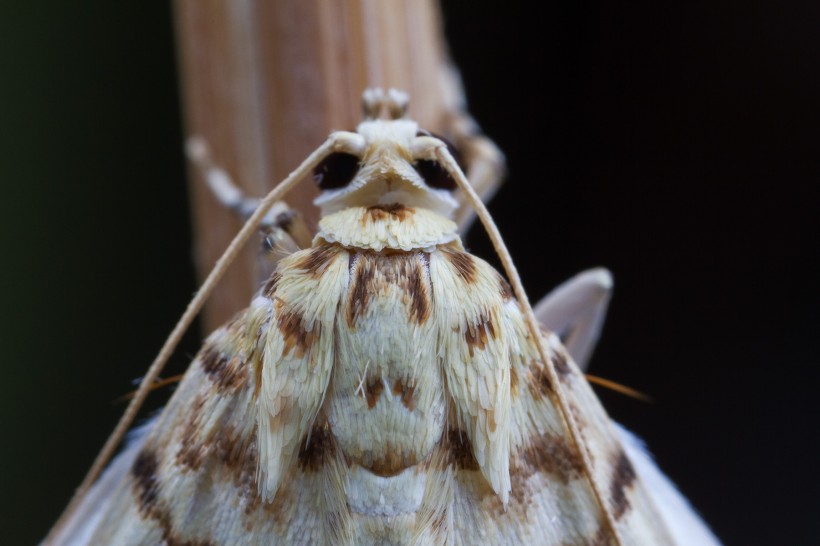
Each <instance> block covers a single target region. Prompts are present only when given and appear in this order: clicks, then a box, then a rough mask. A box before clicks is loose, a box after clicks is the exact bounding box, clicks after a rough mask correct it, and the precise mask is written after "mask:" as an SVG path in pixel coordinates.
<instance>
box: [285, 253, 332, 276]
mask: <svg viewBox="0 0 820 546" xmlns="http://www.w3.org/2000/svg"><path fill="white" fill-rule="evenodd" d="M339 251H340V249H339V247H337V246H336V245H320V246H315V247H313V248H311V249H310V250H308V251H307V252H304V253H303V254H302V255H301V256H300V258H299V260H297V261H296V263H294V264H293V267H294V268H295V269H303V270H305V271H306V272H307V273H309V274H310V275H312V276H314V277H318V276H320V275H321V274H322V273H323V272H324V270H325V269H326V268H327V266H328V264H329V263H330V262H331V261H333V259H334V258H335V257H336V255H337V254H339Z"/></svg>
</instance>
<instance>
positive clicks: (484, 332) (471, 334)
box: [464, 319, 496, 357]
mask: <svg viewBox="0 0 820 546" xmlns="http://www.w3.org/2000/svg"><path fill="white" fill-rule="evenodd" d="M495 337H496V332H495V324H493V320H492V319H487V321H486V322H481V323H479V324H476V325H474V326H472V327H469V328H467V330H466V331H465V332H464V339H465V341H466V342H467V348H468V349H469V350H470V357H473V356H475V350H481V351H483V350H484V349H485V348H486V347H487V345H488V344H489V341H490V339H495Z"/></svg>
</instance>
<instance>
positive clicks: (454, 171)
mask: <svg viewBox="0 0 820 546" xmlns="http://www.w3.org/2000/svg"><path fill="white" fill-rule="evenodd" d="M435 154H436V157H437V158H438V160H439V161H440V162H441V164H442V165H444V168H445V169H446V170H447V171H448V172H449V173H450V175H451V176H452V177H453V179H454V180H455V181H456V183H457V184H458V187H459V189H460V190H461V191H463V192H464V194H465V196H466V197H467V201H468V202H469V203H470V205H471V206H472V207H473V208H474V209H475V211H476V214H477V215H478V219H479V220H480V221H481V224H482V225H483V226H484V229H485V230H486V231H487V235H489V237H490V241H491V242H492V244H493V248H494V249H495V252H496V253H497V254H498V257H499V259H500V260H501V264H502V265H503V267H504V272H505V273H506V274H507V277H508V278H509V280H510V284H511V285H512V289H513V292H514V293H515V297H516V298H517V299H518V304H519V306H520V307H521V311H522V312H523V313H524V318H525V319H526V321H527V327H528V329H529V332H530V335H531V336H532V339H533V340H534V341H535V345H536V347H537V348H538V356H539V357H540V358H541V362H543V363H544V367H545V369H546V370H547V376H548V378H549V381H550V384H552V385H560V381H559V380H558V373H557V372H556V371H555V367H554V366H553V364H552V361H551V360H550V359H549V358H548V357H547V351H546V349H545V348H544V344H543V341H542V339H541V332H540V329H539V328H538V321H537V319H536V318H535V313H533V311H532V306H531V305H530V300H529V299H527V294H526V292H524V285H523V284H521V278H520V277H519V276H518V270H517V269H516V268H515V264H514V263H513V260H512V257H511V256H510V252H509V250H507V245H506V244H504V240H503V239H502V237H501V233H500V232H499V231H498V227H497V226H496V225H495V222H494V221H493V219H492V217H491V216H490V213H489V211H488V210H487V207H485V206H484V203H483V202H482V201H481V198H480V197H479V196H478V194H476V192H475V191H474V190H473V188H472V186H471V185H470V182H469V181H468V180H467V178H466V177H465V176H464V173H462V172H461V169H460V168H459V166H458V163H456V160H455V159H454V158H453V156H452V155H451V154H450V152H449V151H448V150H447V146H445V145H444V144H442V145H440V146H438V147H437V148H436V149H435ZM553 392H554V394H555V397H556V399H557V400H558V405H559V407H560V409H561V414H562V415H563V418H564V421H565V422H566V424H567V427H568V428H569V430H570V432H571V436H572V441H573V443H574V444H575V449H576V450H577V452H578V454H579V455H580V456H581V461H582V463H583V466H584V473H585V474H586V476H587V477H588V478H589V482H590V485H591V487H592V491H593V494H594V495H595V499H596V501H597V502H598V505H599V506H600V507H601V512H602V513H603V514H604V519H605V520H606V526H607V527H608V530H609V534H610V536H611V537H612V538H613V539H615V541H616V542H615V544H618V545H620V544H622V541H621V538H620V536H619V535H618V531H617V527H616V526H615V521H614V519H613V517H612V512H611V511H610V510H609V508H608V505H607V504H606V497H605V496H604V494H603V492H602V491H601V488H600V487H599V486H598V483H597V481H596V480H595V475H594V474H593V472H592V461H591V460H590V458H589V453H588V452H587V450H586V449H585V448H584V445H583V444H582V442H581V431H580V430H579V428H578V424H577V423H576V421H575V417H574V416H573V415H572V411H571V410H570V407H569V401H568V400H567V398H566V396H564V393H563V391H562V390H561V389H560V388H556V389H554V390H553Z"/></svg>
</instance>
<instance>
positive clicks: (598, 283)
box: [46, 90, 718, 545]
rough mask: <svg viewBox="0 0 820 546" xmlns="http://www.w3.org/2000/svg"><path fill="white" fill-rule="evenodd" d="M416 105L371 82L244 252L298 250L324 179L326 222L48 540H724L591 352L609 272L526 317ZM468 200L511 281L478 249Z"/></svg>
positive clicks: (461, 179)
mask: <svg viewBox="0 0 820 546" xmlns="http://www.w3.org/2000/svg"><path fill="white" fill-rule="evenodd" d="M407 104H408V100H407V96H406V95H404V94H403V93H400V92H396V91H393V90H391V91H390V92H387V93H384V92H382V91H381V90H368V91H367V92H366V93H365V96H364V99H363V105H364V121H362V122H361V124H360V125H359V126H358V128H357V129H356V131H355V132H335V133H332V134H331V136H330V137H329V139H328V140H327V141H326V142H325V143H324V144H323V145H322V146H321V147H320V148H318V149H317V151H316V152H314V153H313V154H311V156H310V157H309V158H308V159H307V160H306V161H305V162H304V163H303V164H302V165H301V166H300V167H299V168H298V169H297V170H296V171H294V173H292V174H291V176H289V177H288V179H287V180H285V181H284V182H283V183H282V184H281V185H280V186H279V187H278V188H277V189H275V190H274V191H273V192H272V193H271V194H270V195H269V196H268V197H267V198H265V199H264V200H262V201H261V202H254V203H253V206H251V207H250V209H252V210H253V211H254V212H253V213H252V214H250V217H251V218H250V220H249V222H248V224H246V227H245V228H243V231H242V232H241V233H240V236H238V238H237V240H239V241H241V239H242V237H245V238H247V235H248V234H249V233H251V232H252V231H253V230H255V229H257V227H258V225H259V224H260V222H261V223H262V225H263V228H264V229H266V230H267V235H268V237H269V240H270V239H271V238H272V239H276V240H284V239H288V240H290V241H291V242H292V243H294V246H298V245H296V244H295V241H298V240H299V239H304V238H305V237H304V235H301V236H300V235H298V233H297V231H296V230H294V229H293V219H294V218H297V217H295V216H293V215H287V214H286V215H285V216H284V217H283V216H282V214H283V209H276V210H277V211H278V212H277V213H276V214H273V215H271V214H270V213H269V211H268V209H269V208H270V206H272V205H273V203H274V202H276V201H278V200H279V199H280V197H281V196H282V195H283V194H284V192H285V191H286V190H287V189H288V188H290V187H292V186H293V184H295V183H296V182H298V181H299V179H301V178H303V177H304V176H305V175H306V174H307V173H309V172H310V171H313V172H314V177H315V179H316V181H317V182H318V184H319V187H320V189H321V194H320V196H319V197H318V198H317V200H316V204H317V205H318V206H319V207H320V208H321V211H322V219H321V221H320V223H319V230H318V232H317V233H316V234H315V236H314V237H313V239H312V242H311V244H310V246H309V247H307V248H303V249H300V250H295V251H293V252H292V253H290V254H289V255H287V256H286V257H284V258H281V259H279V258H276V259H272V260H270V264H271V265H270V269H271V271H270V275H269V276H268V278H267V279H266V280H265V281H264V283H263V284H262V286H261V288H260V290H259V292H258V293H257V295H256V297H255V298H254V299H253V301H252V302H251V304H250V306H249V307H248V308H247V309H246V310H245V311H243V312H242V313H240V314H239V315H237V316H236V317H235V318H234V319H233V320H232V321H230V322H229V323H228V324H226V325H224V326H223V327H222V328H220V329H218V330H217V331H216V332H214V333H212V334H211V335H210V336H209V337H208V339H207V341H206V342H205V344H204V346H203V348H202V349H201V351H200V352H199V353H198V354H197V355H196V357H195V358H194V360H193V362H192V364H191V366H190V368H189V370H188V371H187V373H186V374H185V377H184V379H183V380H182V382H181V383H180V384H179V386H178V388H177V390H176V392H175V394H174V395H173V397H172V398H171V400H170V402H169V403H168V405H167V407H166V408H165V409H164V410H163V411H162V413H161V414H160V415H159V416H157V417H156V418H154V419H153V420H151V421H150V422H148V423H147V424H145V425H143V426H142V427H140V428H138V429H137V430H136V431H135V432H134V433H133V435H132V438H131V440H130V442H129V443H128V445H127V446H126V448H125V449H124V450H123V452H122V453H121V454H120V455H119V456H117V458H116V459H114V461H113V462H112V463H111V465H110V466H109V467H108V468H107V470H106V471H105V472H104V473H103V474H102V475H101V476H100V477H99V478H98V479H97V480H96V483H95V484H94V485H93V487H91V488H90V489H89V490H88V491H86V492H85V493H84V494H83V495H82V496H81V498H79V500H78V502H77V503H75V504H74V506H73V507H72V508H71V509H70V510H69V512H68V513H67V515H66V516H65V517H64V518H63V519H62V520H61V521H60V522H59V523H58V525H57V526H56V527H55V529H53V530H52V533H51V534H50V535H49V537H48V538H47V539H46V543H47V544H60V545H63V544H71V545H80V544H117V545H120V544H122V545H131V544H134V545H136V544H168V545H178V544H186V545H223V544H224V545H229V544H230V545H250V544H547V545H571V544H572V545H575V544H577V545H627V544H636V545H665V544H670V545H671V544H676V545H684V544H699V545H710V544H718V541H717V539H715V538H714V536H712V534H711V533H710V531H709V530H708V528H707V527H706V526H705V525H704V524H703V523H702V522H701V521H700V519H699V518H698V517H697V515H696V514H695V513H694V511H693V510H692V509H691V508H690V507H689V506H688V504H687V503H686V501H685V499H683V497H682V496H681V495H680V494H679V493H677V491H676V490H675V488H674V486H672V485H671V483H670V482H669V481H668V480H667V479H666V478H665V477H664V476H663V475H662V474H661V473H660V472H659V471H658V470H657V468H656V467H655V466H654V464H653V462H652V461H651V458H650V457H649V456H648V455H647V453H646V452H645V451H644V450H643V448H642V446H641V444H640V442H639V441H638V440H636V439H635V438H634V437H633V436H631V435H630V434H629V433H628V432H626V431H624V430H623V429H621V428H620V427H618V426H617V425H616V424H615V423H613V422H612V421H611V420H610V418H609V417H608V416H607V414H606V412H605V411H604V409H603V408H602V406H601V404H600V402H599V401H598V399H597V398H596V396H595V395H594V393H593V391H592V390H591V388H590V386H589V384H588V382H587V380H586V379H585V377H584V374H583V372H582V370H581V368H580V367H579V364H578V363H576V361H577V362H579V363H580V364H581V366H583V365H584V364H585V363H586V361H587V359H588V357H589V354H590V353H591V350H592V348H593V346H594V344H595V341H596V339H597V336H598V332H599V329H600V326H601V323H602V321H603V316H604V314H605V311H606V304H607V301H608V297H609V290H610V288H611V279H610V277H609V274H608V273H607V272H606V271H604V270H593V271H590V272H586V273H582V274H581V275H579V276H578V277H576V278H574V279H572V280H570V281H568V282H567V283H566V284H564V285H562V286H561V287H559V288H558V289H557V290H556V291H554V292H553V293H552V294H551V295H549V296H548V297H547V298H545V299H544V300H543V301H542V302H541V303H540V304H538V305H537V306H536V310H535V313H533V310H532V309H531V308H530V305H529V303H528V302H527V300H526V297H525V296H524V293H523V290H522V288H521V286H520V281H519V280H518V276H517V273H516V272H515V269H514V266H513V265H512V262H511V260H510V259H509V255H508V253H507V251H506V248H505V247H504V245H503V241H501V239H500V236H499V234H498V231H497V229H496V228H495V227H494V225H493V224H492V223H491V222H490V220H489V217H488V215H487V213H486V209H485V208H484V207H483V205H482V203H481V200H480V198H479V197H478V195H476V193H475V192H474V190H473V189H472V187H471V186H470V183H469V182H468V181H467V178H466V177H465V175H464V173H463V172H462V170H461V169H460V167H459V165H458V163H457V161H456V159H455V158H454V153H453V151H451V150H450V149H449V148H448V145H447V143H445V142H444V141H442V140H441V139H439V138H438V137H435V136H433V135H431V134H430V133H428V132H427V131H425V130H424V129H423V128H421V127H419V126H418V124H417V123H416V122H414V121H412V120H410V119H408V118H407V117H406V111H407ZM200 155H201V154H200ZM201 162H202V163H203V164H205V170H206V173H207V174H209V176H210V178H211V181H212V182H213V184H214V189H215V191H216V193H217V195H219V196H220V197H221V199H222V200H223V201H224V202H226V203H227V204H231V205H233V206H236V207H238V208H241V206H240V205H242V204H243V203H244V200H243V199H242V198H241V196H238V195H236V194H235V192H234V190H235V189H232V187H231V186H230V183H229V181H226V180H225V179H224V177H221V176H220V175H219V172H218V171H217V170H215V168H214V167H212V166H208V165H207V162H206V161H205V160H202V161H201ZM232 192H234V193H232ZM465 203H466V204H468V205H469V206H471V207H473V208H474V209H475V210H476V212H477V214H478V217H479V219H480V220H481V221H482V223H484V224H485V227H487V229H488V231H489V233H490V237H491V239H492V240H493V242H494V244H495V246H496V248H497V250H498V251H499V254H500V256H501V258H502V262H503V263H504V265H505V269H506V270H507V271H506V273H507V277H508V278H509V282H508V280H506V279H505V277H504V276H503V275H502V274H500V273H499V272H497V271H496V270H494V269H493V268H492V267H491V266H490V265H488V264H487V263H486V262H484V261H483V260H481V259H479V258H477V257H475V256H473V255H471V254H469V253H468V252H466V251H465V249H464V247H463V245H462V242H461V238H460V236H459V223H457V222H456V221H454V220H453V218H454V217H455V216H456V215H457V214H459V215H460V216H459V218H460V219H461V220H460V222H461V224H462V225H464V224H465V223H467V222H469V215H468V214H465V213H464V212H463V211H464V205H465ZM278 206H280V207H282V206H284V205H278ZM285 212H287V211H286V210H285ZM283 218H284V219H287V221H283ZM266 219H267V220H266ZM237 244H239V243H237ZM234 249H235V245H233V244H232V246H231V249H229V251H228V252H227V255H228V258H226V259H229V258H230V255H231V253H232V252H234ZM208 282H210V281H208ZM208 282H206V286H207V285H208ZM511 285H512V286H511ZM536 316H537V318H536ZM537 319H539V320H540V323H541V324H537V322H536V321H537ZM172 337H173V336H172ZM573 357H574V358H573Z"/></svg>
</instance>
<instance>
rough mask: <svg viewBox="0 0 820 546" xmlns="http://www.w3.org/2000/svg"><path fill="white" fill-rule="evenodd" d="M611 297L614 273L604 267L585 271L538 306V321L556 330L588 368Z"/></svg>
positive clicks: (574, 355) (536, 310)
mask: <svg viewBox="0 0 820 546" xmlns="http://www.w3.org/2000/svg"><path fill="white" fill-rule="evenodd" d="M611 296H612V275H611V274H610V272H609V271H608V270H606V269H604V268H602V267H599V268H595V269H589V270H587V271H583V272H581V273H579V274H577V275H575V276H574V277H572V278H571V279H569V280H568V281H565V282H564V283H563V284H561V285H560V286H558V287H557V288H555V289H554V290H553V291H552V292H550V293H549V294H547V295H546V296H544V298H543V299H541V301H539V302H538V304H537V305H535V307H534V309H533V311H534V312H535V316H536V318H537V319H538V321H539V322H540V323H541V324H543V325H544V326H545V327H546V328H547V329H549V330H552V331H553V332H555V333H556V334H557V335H558V336H559V337H560V338H561V341H562V342H563V343H564V345H565V346H566V348H567V350H568V351H569V353H570V354H571V355H572V358H573V360H575V362H576V363H577V364H578V367H579V368H581V370H586V368H587V365H588V364H589V359H590V357H591V356H592V351H593V350H594V349H595V344H596V343H597V342H598V336H599V335H600V334H601V327H602V326H603V324H604V319H605V317H606V311H607V307H608V306H609V299H610V297H611Z"/></svg>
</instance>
